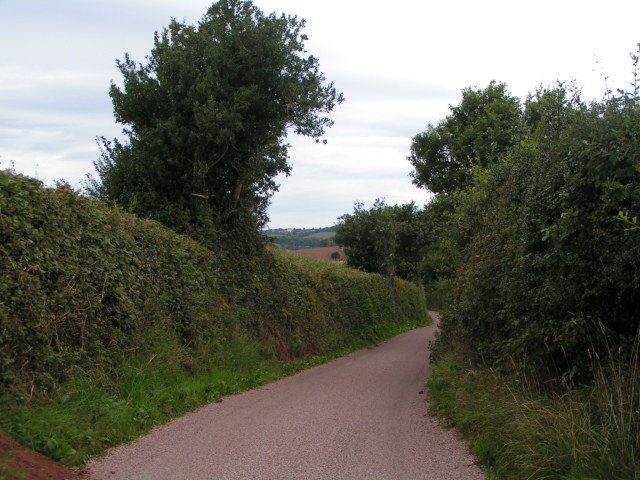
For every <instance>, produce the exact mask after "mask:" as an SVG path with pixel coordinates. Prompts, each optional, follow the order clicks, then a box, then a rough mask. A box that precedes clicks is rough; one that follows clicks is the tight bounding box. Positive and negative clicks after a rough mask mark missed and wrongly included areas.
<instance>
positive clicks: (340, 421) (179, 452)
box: [89, 325, 484, 480]
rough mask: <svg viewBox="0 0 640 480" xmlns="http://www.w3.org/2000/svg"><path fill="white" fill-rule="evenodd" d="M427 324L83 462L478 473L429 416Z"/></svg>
mask: <svg viewBox="0 0 640 480" xmlns="http://www.w3.org/2000/svg"><path fill="white" fill-rule="evenodd" d="M435 328H436V327H435V326H433V325H432V326H430V327H424V328H419V329H416V330H413V331H410V332H407V333H404V334H402V335H399V336H397V337H395V338H393V339H391V340H389V341H387V342H384V343H382V344H380V345H379V346H377V347H370V348H368V349H364V350H361V351H359V352H356V353H353V354H351V355H349V356H347V357H344V358H340V359H337V360H334V361H332V362H329V363H327V364H325V365H320V366H318V367H314V368H312V369H309V370H305V371H303V372H301V373H299V374H297V375H294V376H291V377H288V378H285V379H282V380H280V381H278V382H276V383H272V384H270V385H266V386H264V387H262V388H260V389H258V390H253V391H250V392H246V393H243V394H240V395H235V396H232V397H228V398H225V399H224V401H223V402H222V403H214V404H211V405H208V406H206V407H204V408H202V409H200V410H198V411H197V412H194V413H191V414H188V415H186V416H184V417H182V418H180V419H177V420H174V421H173V422H170V423H169V424H167V425H165V426H164V427H162V428H160V429H158V430H156V431H154V432H152V433H151V434H149V435H147V436H145V437H143V438H141V439H140V440H139V441H137V442H136V443H134V444H132V445H128V446H124V447H120V448H118V449H114V450H112V451H111V452H110V453H109V454H108V455H107V456H106V457H105V458H104V459H102V460H101V461H98V462H94V463H91V464H90V465H89V470H90V475H91V478H94V479H96V480H195V479H198V480H216V479H220V480H235V479H246V480H261V479H263V480H288V479H291V480H305V479H309V480H324V479H331V480H348V479H354V480H355V479H358V480H364V479H366V480H393V479H398V480H400V479H402V480H455V479H461V480H475V479H484V475H483V474H482V472H481V471H480V469H479V468H478V467H477V466H475V465H474V464H473V458H472V457H471V456H470V455H469V454H468V453H467V451H466V450H465V446H464V444H463V443H462V442H461V441H459V440H458V439H457V437H456V435H455V432H453V431H451V430H442V429H441V428H440V427H439V426H438V425H437V422H436V421H435V420H434V419H433V418H431V417H430V416H429V415H428V413H427V404H426V402H425V395H424V392H423V389H424V388H423V385H424V382H425V380H426V376H427V371H428V342H429V340H432V339H433V334H434V331H435Z"/></svg>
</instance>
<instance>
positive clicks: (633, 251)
mask: <svg viewBox="0 0 640 480" xmlns="http://www.w3.org/2000/svg"><path fill="white" fill-rule="evenodd" d="M568 93H569V92H568V91H567V90H565V89H564V88H559V89H555V90H550V91H546V92H540V93H539V95H538V96H537V97H536V98H533V99H531V100H530V104H529V105H528V114H529V116H530V120H531V123H530V127H529V133H528V135H527V136H526V138H525V139H524V140H523V141H522V142H521V144H520V145H518V146H517V147H515V148H513V149H512V150H511V151H509V152H508V153H507V154H506V155H505V156H504V157H503V158H502V160H501V161H500V162H498V163H497V164H495V165H493V166H492V167H490V168H489V169H488V170H478V171H476V176H475V185H474V187H473V188H470V189H468V190H467V191H465V192H460V193H459V194H458V195H457V198H456V200H457V209H458V210H457V212H458V213H457V222H458V225H463V226H464V228H463V230H464V231H465V233H466V234H468V235H469V237H468V240H467V243H466V247H465V250H464V254H463V261H462V265H461V268H460V270H459V272H458V276H457V280H456V289H455V297H454V302H453V306H452V308H451V310H450V312H449V315H448V316H447V318H448V320H445V322H444V324H443V326H444V329H445V330H446V331H448V332H449V333H452V332H457V334H460V335H462V336H463V337H464V338H465V339H466V341H467V342H468V345H469V347H470V351H471V352H476V353H478V354H480V356H481V357H482V358H483V359H484V360H488V361H491V362H496V361H497V362H498V363H500V362H502V363H505V362H506V363H509V362H511V361H513V359H516V360H517V361H519V362H523V363H525V362H528V363H529V364H531V365H537V366H538V367H541V368H546V369H549V370H557V371H560V372H561V373H564V374H565V376H569V377H574V376H575V375H578V377H577V378H580V376H582V378H583V379H587V378H588V376H589V371H590V368H591V366H592V365H593V359H594V357H595V356H598V355H599V354H600V353H602V351H603V349H605V348H606V346H605V345H604V343H605V342H609V341H610V342H615V345H616V346H617V347H619V348H620V351H621V352H623V353H625V352H626V354H627V355H632V354H633V353H634V351H635V345H634V338H635V336H636V334H637V333H638V328H639V326H640V236H639V234H638V232H637V231H628V230H627V227H628V225H627V224H625V223H623V222H622V221H621V220H620V218H619V212H620V211H623V212H630V213H629V215H631V216H633V215H637V213H638V212H640V173H639V169H640V107H639V105H638V102H637V100H636V99H635V98H634V97H630V96H621V97H616V98H613V97H612V98H609V99H607V100H606V101H603V102H594V103H591V104H586V103H584V102H582V101H580V99H579V97H577V96H574V97H571V96H570V95H568ZM445 336H446V335H445Z"/></svg>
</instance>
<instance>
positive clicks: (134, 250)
mask: <svg viewBox="0 0 640 480" xmlns="http://www.w3.org/2000/svg"><path fill="white" fill-rule="evenodd" d="M0 227H1V229H0V262H1V263H0V269H1V272H2V275H1V277H0V387H1V391H0V394H1V395H0V400H1V401H10V400H12V399H16V398H17V399H22V400H26V399H33V398H38V397H46V396H47V395H50V394H55V392H56V388H57V385H59V383H60V382H61V381H63V380H64V379H65V378H68V377H69V375H71V374H73V373H74V371H78V370H83V371H85V370H87V369H88V370H91V369H94V370H95V369H98V370H104V371H108V370H109V369H110V368H113V367H114V366H116V365H118V364H120V363H121V362H122V360H123V359H124V358H125V357H131V356H132V355H142V354H143V353H144V352H145V351H151V350H152V349H153V346H154V345H155V344H157V343H158V341H162V342H166V341H167V339H169V340H170V341H171V342H173V343H172V344H173V345H174V348H176V349H177V350H178V351H179V352H180V354H178V355H175V356H174V357H175V359H174V360H175V362H177V363H180V364H186V365H187V368H194V367H193V366H194V365H197V363H198V362H197V359H198V355H204V354H205V353H203V352H208V351H210V350H211V346H212V345H214V346H215V345H224V343H225V342H227V341H230V340H233V339H234V338H236V337H239V336H242V337H246V338H248V339H250V340H254V341H257V342H258V343H257V344H258V345H259V348H260V351H261V354H262V355H263V356H264V357H265V358H275V359H281V360H289V359H295V358H302V357H305V356H308V355H313V354H321V353H327V352H331V351H335V350H336V349H340V348H342V347H344V346H346V345H349V344H352V343H353V342H355V341H359V340H371V341H374V340H375V338H376V335H378V334H379V333H380V332H381V331H382V330H384V329H385V328H386V327H385V326H386V325H389V324H410V323H411V324H414V325H415V324H417V323H420V322H424V321H426V318H427V314H426V308H425V304H424V296H423V294H422V291H421V290H420V289H419V288H418V287H417V286H415V285H413V284H411V283H408V282H404V281H400V280H396V281H395V282H393V283H389V282H388V280H386V279H384V278H383V277H380V276H377V275H370V274H365V273H362V272H358V271H353V270H350V269H346V268H343V267H341V266H338V265H330V264H325V263H321V262H313V261H304V260H300V259H295V258H293V257H290V256H287V255H286V254H284V253H278V252H277V251H275V249H274V250H271V249H267V250H265V251H264V252H263V253H261V254H260V255H258V256H254V257H251V258H244V257H237V256H235V257H234V256H233V255H232V254H230V253H227V252H231V251H233V249H232V248H225V246H224V244H221V245H220V248H219V249H218V250H217V251H213V249H207V248H205V247H203V246H202V245H200V244H198V243H197V242H195V241H193V240H190V239H189V238H186V237H183V236H180V235H177V234H175V233H173V232H171V231H170V230H167V229H165V228H163V227H161V226H160V225H159V224H158V223H156V222H153V221H148V220H141V219H139V218H136V217H134V216H132V215H128V214H125V213H123V212H122V211H120V210H119V209H116V208H112V207H109V206H107V205H105V204H102V203H100V202H96V201H94V200H90V199H87V198H84V197H83V196H82V195H79V194H78V193H76V192H74V191H73V190H72V189H71V188H69V187H68V186H66V185H60V186H58V187H57V188H55V189H49V188H44V187H43V186H42V185H41V184H40V183H39V182H37V181H35V180H32V179H29V178H26V177H23V176H20V175H13V174H12V173H11V172H9V171H2V172H0ZM185 359H190V360H185ZM185 362H186V363H185ZM189 365H191V366H190V367H189Z"/></svg>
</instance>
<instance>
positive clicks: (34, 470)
mask: <svg viewBox="0 0 640 480" xmlns="http://www.w3.org/2000/svg"><path fill="white" fill-rule="evenodd" d="M0 475H2V476H4V477H5V478H7V479H10V480H23V479H24V480H81V477H80V476H79V475H78V473H76V472H74V471H73V470H71V469H69V468H67V467H65V466H64V465H60V464H59V463H56V462H54V461H53V460H50V459H48V458H47V457H45V456H44V455H40V454H39V453H36V452H34V451H33V450H29V449H28V448H25V447H23V446H22V445H20V444H19V443H17V442H16V441H15V440H13V439H11V438H9V437H7V436H6V435H5V434H3V433H1V432H0Z"/></svg>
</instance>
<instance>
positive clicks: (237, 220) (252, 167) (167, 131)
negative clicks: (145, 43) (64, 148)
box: [88, 0, 343, 233]
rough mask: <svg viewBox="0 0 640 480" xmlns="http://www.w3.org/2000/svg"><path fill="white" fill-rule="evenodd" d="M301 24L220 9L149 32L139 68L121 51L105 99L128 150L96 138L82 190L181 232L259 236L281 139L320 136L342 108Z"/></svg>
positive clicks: (232, 2) (283, 162) (282, 154)
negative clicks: (98, 151)
mask: <svg viewBox="0 0 640 480" xmlns="http://www.w3.org/2000/svg"><path fill="white" fill-rule="evenodd" d="M304 26H305V21H304V20H298V19H297V17H295V16H286V15H284V14H283V15H281V16H276V14H274V13H271V14H269V15H265V14H263V13H262V12H261V11H260V10H259V9H258V8H257V7H255V6H254V5H253V3H252V2H251V1H242V0H220V1H219V2H217V3H215V4H213V5H212V6H211V7H210V8H209V10H208V11H207V13H206V15H205V16H204V18H203V19H202V20H201V21H200V22H199V23H198V25H196V26H194V25H186V24H184V23H181V22H178V21H177V20H175V19H174V20H172V21H171V23H170V25H169V27H168V28H165V29H164V31H163V32H162V33H161V34H158V33H157V32H156V35H155V43H154V48H153V49H152V51H151V55H150V56H148V57H147V63H146V64H144V65H143V64H137V63H136V62H134V61H133V60H132V59H131V58H130V57H129V55H128V54H127V55H126V56H125V60H124V61H118V68H119V69H120V72H121V73H122V75H123V76H124V79H123V84H122V86H119V85H117V84H115V83H112V85H111V88H110V92H109V94H110V96H111V99H112V101H113V107H114V113H115V117H116V121H117V122H119V123H121V124H123V125H124V127H125V128H124V133H125V135H126V136H127V137H128V143H126V144H122V143H120V142H118V141H117V140H114V141H113V142H109V141H107V140H105V139H104V138H102V139H101V140H100V142H101V144H102V156H101V158H100V159H99V160H98V161H97V162H96V164H95V166H96V170H97V172H98V175H99V181H93V182H89V185H88V190H89V192H90V193H92V194H94V195H96V196H98V197H102V198H109V199H112V200H115V201H116V202H117V203H118V204H120V205H122V206H124V207H125V208H127V209H128V210H130V211H132V212H134V213H137V214H140V215H144V216H150V217H152V218H156V219H158V220H160V221H162V222H163V223H165V224H167V225H169V226H171V227H173V228H176V229H178V230H181V231H185V230H189V229H190V228H192V227H193V226H194V225H198V224H201V223H202V222H203V221H204V222H208V221H210V220H212V221H213V224H214V225H215V226H216V227H217V228H219V229H226V230H238V231H239V232H240V233H242V232H244V233H246V232H247V231H248V230H254V231H257V229H258V228H257V227H259V226H261V225H262V224H263V223H264V222H265V221H266V207H267V205H268V202H269V198H270V196H271V195H272V194H273V192H275V191H276V190H277V185H276V184H275V182H274V177H275V176H276V175H277V174H279V173H286V174H289V172H290V170H291V166H290V164H289V163H288V155H287V151H288V147H289V145H287V144H286V143H285V142H284V139H285V138H286V135H287V132H288V131H293V132H295V133H297V134H302V135H306V136H310V137H313V138H316V140H317V139H319V138H320V137H322V136H323V135H324V132H325V128H327V127H330V126H331V125H332V123H333V122H332V121H331V120H330V119H329V118H327V117H326V116H325V114H326V113H328V112H330V111H331V110H332V109H333V108H334V106H335V105H336V104H338V103H340V102H342V100H343V97H342V94H340V93H338V92H337V91H336V89H335V88H334V86H333V84H332V83H328V84H325V78H324V75H323V73H322V72H320V70H319V64H318V60H317V59H316V58H315V57H313V56H311V55H307V52H306V50H305V47H304V41H305V40H306V39H307V37H306V36H305V35H304V34H302V30H303V28H304Z"/></svg>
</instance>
